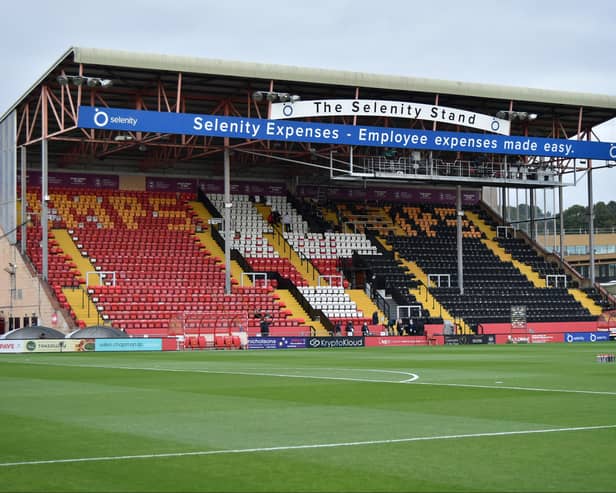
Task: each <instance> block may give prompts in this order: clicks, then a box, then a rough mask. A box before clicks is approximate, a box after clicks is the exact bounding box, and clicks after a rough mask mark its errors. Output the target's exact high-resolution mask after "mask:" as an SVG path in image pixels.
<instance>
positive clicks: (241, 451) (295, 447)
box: [0, 424, 616, 467]
mask: <svg viewBox="0 0 616 493" xmlns="http://www.w3.org/2000/svg"><path fill="white" fill-rule="evenodd" d="M613 428H616V424H612V425H597V426H576V427H568V428H545V429H538V430H518V431H496V432H486V433H463V434H458V435H437V436H425V437H408V438H391V439H384V440H365V441H359V442H338V443H315V444H305V445H282V446H278V447H257V448H242V449H227V450H224V449H223V450H201V451H194V452H168V453H159V454H137V455H115V456H103V457H80V458H73V459H49V460H31V461H20V462H0V467H17V466H36V465H43V464H70V463H79V462H104V461H121V460H137V459H160V458H167V457H191V456H193V457H194V456H207V455H224V454H249V453H263V452H281V451H287V450H310V449H321V448H337V447H357V446H365V445H386V444H390V443H410V442H421V441H433V440H459V439H464V438H485V437H502V436H514V435H532V434H539V433H563V432H570V431H593V430H606V429H613Z"/></svg>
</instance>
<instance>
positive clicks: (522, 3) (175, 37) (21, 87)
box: [0, 0, 616, 207]
mask: <svg viewBox="0 0 616 493" xmlns="http://www.w3.org/2000/svg"><path fill="white" fill-rule="evenodd" d="M615 22H616V2H614V1H613V0H599V1H592V0H590V1H585V2H583V1H580V0H542V1H538V0H500V1H497V0H477V1H474V0H466V1H463V0H418V1H415V0H380V1H374V0H339V1H336V0H310V1H305V0H304V1H302V2H294V1H292V0H280V1H277V0H260V1H250V0H245V1H241V0H215V1H211V0H179V1H175V2H173V1H169V0H123V1H119V0H105V1H102V2H89V1H65V0H55V1H53V2H43V1H40V0H39V1H34V0H19V1H11V2H5V3H4V4H3V6H2V21H0V60H1V61H2V70H1V73H2V75H3V77H2V82H0V114H3V113H4V112H5V111H6V110H7V109H8V108H9V107H10V106H11V105H12V104H13V103H14V102H15V101H16V100H17V99H18V98H19V97H20V96H21V95H22V94H23V93H24V92H25V91H26V90H27V89H28V88H29V87H30V85H31V84H33V83H34V82H35V81H36V80H37V79H38V78H39V77H40V76H41V75H42V74H43V72H44V71H45V70H46V69H48V68H49V67H50V66H51V65H52V64H53V62H55V61H56V60H57V59H58V58H59V57H60V56H61V55H62V53H64V51H66V50H67V49H68V48H69V47H70V46H83V47H90V48H110V49H122V50H128V51H137V52H150V53H160V54H167V55H185V56H197V57H204V58H220V59H225V60H240V61H247V62H263V63H278V64H283V65H297V66H303V67H317V68H326V69H341V70H350V71H357V72H371V73H377V74H391V75H403V76H412V77H425V78H435V79H444V80H451V81H465V82H482V83H494V84H507V85H513V86H523V87H535V88H542V89H555V90H569V91H577V92H585V93H593V94H606V95H612V96H616V63H615V56H614V53H615V49H616V28H615V26H614V24H615ZM614 127H615V126H614V125H610V126H609V128H608V129H607V130H602V131H601V133H600V137H601V139H602V140H605V141H611V142H616V129H615V128H614ZM596 164H597V165H601V164H603V163H600V162H598V163H596ZM593 177H594V178H593V181H594V186H593V190H594V198H595V202H597V201H604V202H608V201H610V200H616V192H615V191H614V190H615V189H616V186H615V185H616V168H613V169H609V170H603V171H595V172H594V175H593ZM578 178H581V181H580V182H579V183H578V184H577V185H576V186H575V187H567V188H566V189H565V200H564V205H565V207H569V206H570V205H572V204H575V203H579V204H584V205H585V204H587V200H588V199H587V191H586V176H583V177H578ZM570 180H571V178H570Z"/></svg>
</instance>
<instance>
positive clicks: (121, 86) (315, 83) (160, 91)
mask: <svg viewBox="0 0 616 493" xmlns="http://www.w3.org/2000/svg"><path fill="white" fill-rule="evenodd" d="M61 74H67V75H78V74H82V75H87V76H88V77H96V78H104V79H110V80H113V87H110V88H105V89H104V90H103V89H100V88H89V87H85V86H84V87H83V89H82V90H81V92H80V95H79V98H80V99H79V101H78V103H77V102H76V101H77V99H76V98H75V96H74V95H73V94H72V93H71V94H69V93H68V92H67V90H66V88H65V89H64V91H63V90H62V88H61V87H60V85H59V84H58V82H57V77H58V76H59V75H61ZM43 87H45V90H46V91H47V94H48V95H49V99H47V100H48V101H50V104H55V107H54V108H53V111H55V112H56V113H60V112H61V111H63V112H64V113H63V114H62V115H59V116H58V115H56V117H55V122H54V121H51V122H50V124H49V127H50V128H49V133H50V134H51V135H52V137H51V138H50V145H49V156H50V166H51V167H50V169H53V167H54V166H56V165H58V163H59V164H60V166H62V167H70V166H71V165H72V164H73V163H79V165H83V163H85V162H88V163H89V166H92V167H93V169H96V168H97V167H98V169H105V168H109V167H110V165H114V166H115V168H114V169H115V170H119V169H120V167H124V169H125V170H129V169H130V168H131V167H132V168H133V170H136V171H138V172H143V171H145V170H148V169H155V170H159V169H163V168H164V169H165V170H166V172H169V171H170V170H171V171H172V172H173V173H174V174H196V173H207V174H209V175H211V174H212V173H220V163H221V152H222V149H223V145H222V139H216V138H211V139H203V138H202V139H200V140H197V139H181V137H180V136H174V135H166V136H160V135H158V136H155V135H149V136H148V137H147V139H145V140H143V141H138V140H136V139H135V140H134V141H133V142H132V143H131V144H128V143H126V142H124V143H118V142H114V137H116V135H114V134H111V133H106V134H105V133H103V132H98V134H97V135H96V139H94V138H91V137H90V135H94V134H93V133H91V134H87V135H86V133H85V132H83V130H82V129H77V128H75V126H74V125H73V126H71V125H68V124H66V120H67V119H68V118H64V116H65V115H69V113H71V111H70V110H69V109H67V107H68V103H67V102H66V101H67V99H69V98H74V101H71V103H72V104H83V105H107V106H109V107H115V108H128V109H144V110H157V111H181V112H185V113H198V114H224V111H227V112H228V113H227V114H229V115H235V116H250V117H257V118H262V117H264V116H265V115H266V114H267V102H263V103H260V104H258V103H255V102H254V101H252V99H251V95H252V94H253V92H254V91H258V90H260V91H268V90H275V91H283V92H288V93H291V94H298V95H300V96H301V98H302V99H303V100H311V99H355V98H362V99H383V100H392V101H413V102H415V103H423V104H429V105H440V106H447V107H451V108H457V109H461V110H468V111H474V112H478V113H483V114H487V115H495V114H496V113H497V112H498V111H501V110H508V109H514V110H516V111H526V112H529V113H536V114H537V115H538V118H537V119H536V120H535V121H533V122H532V123H531V124H523V123H520V122H512V129H511V134H512V135H529V136H534V137H551V138H571V137H574V136H576V135H578V133H579V132H580V131H582V132H590V129H592V128H593V127H595V126H596V125H599V124H601V123H604V122H606V121H609V120H611V119H612V118H614V117H616V96H608V95H601V94H590V93H577V92H566V91H554V90H547V89H534V88H524V87H514V86H503V85H492V84H482V83H471V82H460V81H444V80H436V79H426V78H415V77H402V76H393V75H379V74H370V73H361V72H349V71H340V70H326V69H318V68H306V67H298V66H284V65H273V64H262V63H249V62H239V61H227V60H218V59H206V58H195V57H185V56H170V55H157V54H151V53H135V52H130V51H119V50H106V49H94V48H85V47H72V48H69V49H68V50H67V51H66V52H65V53H64V54H63V55H62V56H61V57H60V58H59V59H58V60H57V61H56V62H55V63H54V64H53V65H52V66H51V67H50V69H49V70H47V71H46V72H45V73H44V74H43V75H42V76H41V78H39V80H37V81H36V83H35V84H34V85H33V86H31V87H30V88H29V89H28V90H27V91H26V93H25V94H24V95H23V96H22V97H21V98H20V99H19V100H18V101H17V102H16V103H15V104H14V105H13V107H12V108H11V109H10V110H9V112H10V111H12V110H17V111H18V112H21V113H22V115H21V116H18V121H22V122H26V121H27V122H30V123H29V124H30V126H31V127H33V128H31V129H30V130H29V132H26V130H25V124H22V126H21V127H20V128H21V130H20V133H19V135H18V143H17V144H18V145H21V144H31V143H34V142H36V141H37V138H40V136H41V134H42V129H41V128H40V127H41V123H40V122H41V116H40V113H39V110H38V106H37V99H40V100H44V98H42V93H43V91H42V89H43ZM74 92H75V93H76V92H77V91H76V90H75V91H74ZM62 106H64V109H63V108H62ZM9 112H7V113H6V114H5V115H3V117H2V118H3V119H4V118H5V117H6V116H7V115H8V113H9ZM51 113H52V112H51V111H50V120H53V119H54V118H53V115H51ZM20 118H21V120H20ZM60 120H61V121H62V123H59V122H60ZM327 121H328V122H331V123H347V124H348V119H347V121H343V120H341V119H340V118H339V117H336V118H333V117H332V118H329V119H328V120H327ZM359 123H361V124H363V125H378V126H392V127H394V126H406V127H407V128H408V127H409V125H410V126H411V127H412V128H421V127H422V126H423V125H424V123H425V122H422V121H411V123H409V120H405V121H400V119H398V121H396V120H395V119H393V118H390V119H389V120H388V121H387V122H386V124H385V125H383V119H381V120H378V119H376V117H358V124H359ZM63 125H64V127H63ZM438 126H439V130H451V131H459V130H457V129H456V127H455V126H453V125H450V126H448V125H446V124H442V123H439V125H438ZM431 127H432V124H431V123H430V125H429V126H428V127H424V128H425V129H428V130H429V129H431ZM585 138H587V137H585ZM138 144H142V145H138ZM241 146H242V149H243V150H248V151H251V150H252V151H258V152H260V153H265V154H266V155H268V156H271V157H272V158H275V155H277V156H284V157H286V158H292V159H298V160H309V158H310V146H308V145H304V144H287V143H285V144H283V145H281V144H279V143H275V144H272V145H265V144H264V143H263V142H260V141H258V142H252V143H251V142H247V143H242V144H241ZM28 148H29V151H28V156H29V158H33V159H34V161H35V162H36V158H37V153H38V150H37V146H32V145H29V146H28ZM144 149H146V150H144ZM163 150H165V152H163ZM328 150H330V149H325V150H323V149H319V151H320V152H325V151H328ZM336 150H337V151H338V156H339V158H340V159H345V158H346V157H348V151H349V148H348V146H347V147H346V148H345V147H342V148H339V149H336ZM361 152H362V150H361V149H356V153H355V156H356V157H357V158H359V157H360V153H361ZM235 160H236V161H237V163H238V164H239V165H246V164H252V165H253V168H254V169H253V171H252V175H253V176H260V177H263V172H264V170H267V167H268V166H269V171H271V172H272V173H280V169H279V163H274V164H276V166H270V165H271V164H272V163H271V162H268V160H267V158H263V157H262V156H260V157H255V156H247V155H242V156H239V155H238V156H236V159H235ZM103 161H105V162H104V163H103ZM169 163H172V164H169ZM208 167H209V168H208ZM295 168H297V169H295ZM295 168H291V167H286V168H285V176H287V177H289V175H301V174H304V175H308V174H312V173H313V172H314V170H313V169H306V170H304V171H302V170H300V168H302V167H301V166H297V167H295ZM236 171H239V169H236ZM242 171H247V172H248V175H250V166H243V167H242Z"/></svg>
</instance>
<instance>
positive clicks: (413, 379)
mask: <svg viewBox="0 0 616 493" xmlns="http://www.w3.org/2000/svg"><path fill="white" fill-rule="evenodd" d="M32 364H35V365H41V366H62V367H76V368H105V369H110V370H137V371H167V372H179V373H214V374H219V375H246V376H259V377H280V378H306V379H314V380H342V381H351V382H367V383H404V384H409V383H412V384H414V385H434V386H442V387H462V388H472V389H495V390H522V391H528V392H561V393H564V394H589V395H616V392H612V391H608V390H576V389H546V388H541V387H520V386H513V385H510V386H507V385H482V384H471V383H442V382H417V380H418V379H419V375H417V374H416V373H411V372H405V371H400V370H374V369H367V368H332V371H336V370H338V371H341V370H346V371H348V370H356V371H372V372H382V373H396V374H401V375H408V376H409V378H408V379H405V380H378V379H369V378H353V377H330V376H318V375H297V374H296V375H289V374H284V373H267V372H263V371H259V372H255V371H237V370H231V371H229V370H208V369H207V368H203V369H197V368H160V367H138V366H109V365H70V364H58V363H47V362H45V363H32ZM305 369H306V368H304V370H305ZM320 369H322V368H320Z"/></svg>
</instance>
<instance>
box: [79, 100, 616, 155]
mask: <svg viewBox="0 0 616 493" xmlns="http://www.w3.org/2000/svg"><path fill="white" fill-rule="evenodd" d="M77 125H78V126H79V127H81V128H94V129H100V130H121V131H142V132H161V133H172V134H183V135H203V136H214V137H228V138H232V139H250V140H278V141H289V142H314V143H322V144H332V145H334V144H345V145H354V146H372V147H398V148H409V149H419V150H421V149H425V150H441V151H456V152H479V153H485V152H488V153H493V154H516V155H517V154H525V155H529V156H550V157H561V158H570V159H580V158H585V159H602V160H611V159H616V143H610V142H588V141H576V140H566V139H546V138H541V137H523V136H513V137H512V136H508V135H494V134H482V133H460V132H439V131H430V130H416V129H409V128H385V127H373V126H365V125H337V124H331V123H320V122H305V121H289V120H268V119H259V118H244V117H235V116H222V115H199V114H190V113H168V112H158V111H143V110H129V109H122V108H98V107H92V106H80V107H79V119H78V122H77Z"/></svg>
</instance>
